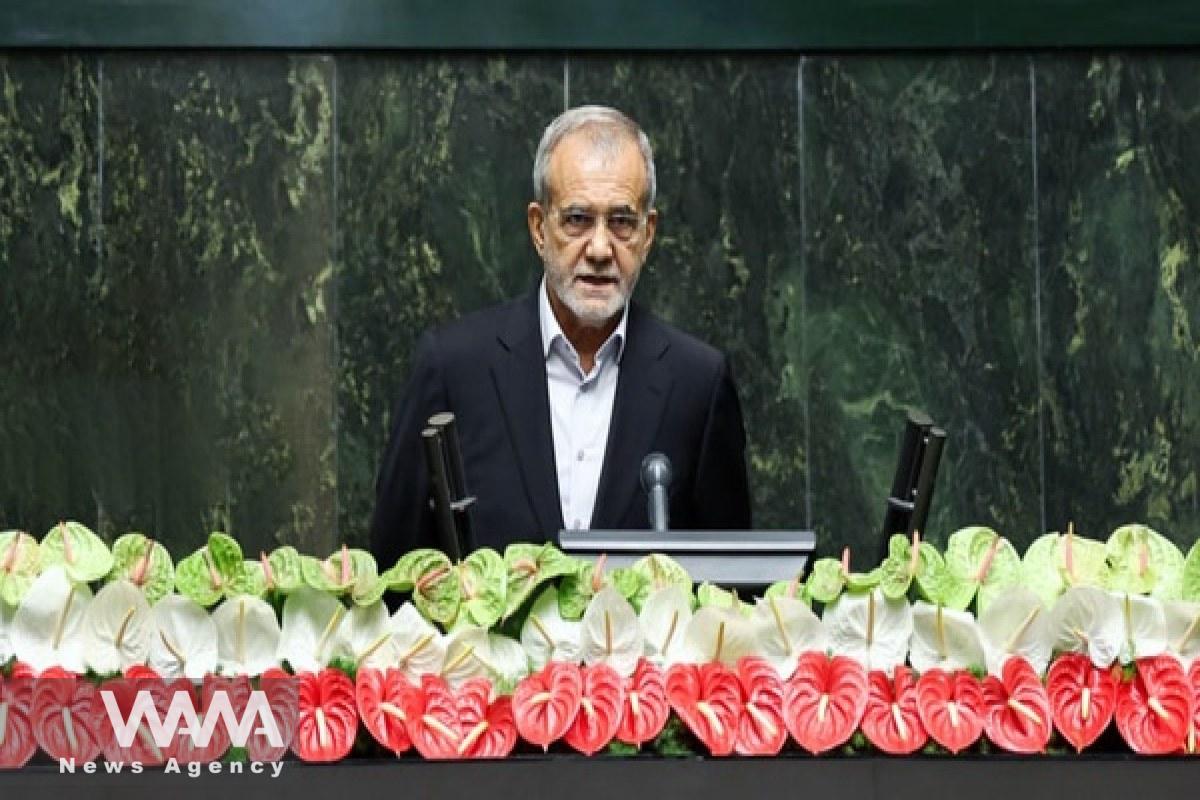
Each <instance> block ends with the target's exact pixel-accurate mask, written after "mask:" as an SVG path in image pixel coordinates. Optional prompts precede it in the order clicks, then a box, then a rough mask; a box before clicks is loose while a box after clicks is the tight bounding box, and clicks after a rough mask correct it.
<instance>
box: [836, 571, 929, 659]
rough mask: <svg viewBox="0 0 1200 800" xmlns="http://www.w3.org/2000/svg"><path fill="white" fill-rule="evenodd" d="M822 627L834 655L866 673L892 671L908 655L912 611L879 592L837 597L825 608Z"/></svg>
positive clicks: (903, 604) (903, 603)
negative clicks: (843, 658) (866, 671)
mask: <svg viewBox="0 0 1200 800" xmlns="http://www.w3.org/2000/svg"><path fill="white" fill-rule="evenodd" d="M824 623H825V633H826V635H827V636H828V637H829V646H830V648H831V649H832V650H833V652H835V653H837V654H838V655H843V656H848V657H849V658H853V659H854V660H855V661H857V662H858V663H860V664H862V665H863V667H864V668H865V669H867V670H873V669H882V670H891V669H892V668H893V667H895V666H897V665H898V664H903V663H904V658H905V656H906V655H907V654H908V640H909V638H910V637H911V636H912V630H913V621H912V609H911V608H910V607H909V605H908V603H907V602H905V601H903V600H888V599H886V598H885V597H884V596H883V593H882V592H880V591H879V590H878V589H872V590H871V591H869V592H863V593H861V594H852V593H844V594H842V595H840V596H839V597H838V598H837V600H835V601H834V602H833V603H832V604H830V605H829V606H828V607H826V609H825V616H824Z"/></svg>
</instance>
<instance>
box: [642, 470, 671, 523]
mask: <svg viewBox="0 0 1200 800" xmlns="http://www.w3.org/2000/svg"><path fill="white" fill-rule="evenodd" d="M670 485H671V459H669V458H667V457H666V456H665V455H663V454H662V453H657V452H656V453H650V454H649V455H647V456H646V457H645V458H644V459H642V489H644V490H645V491H646V493H647V495H648V497H647V506H646V508H647V514H648V515H649V517H650V527H651V528H652V529H653V530H654V531H655V532H656V533H664V532H665V531H666V530H667V522H668V519H667V517H668V512H667V487H669V486H670Z"/></svg>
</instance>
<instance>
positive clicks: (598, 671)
mask: <svg viewBox="0 0 1200 800" xmlns="http://www.w3.org/2000/svg"><path fill="white" fill-rule="evenodd" d="M585 618H586V615H585ZM581 675H582V678H583V693H582V695H581V696H580V700H579V711H578V712H577V713H576V714H575V720H574V721H573V722H572V723H571V726H570V727H569V728H567V731H566V733H565V734H563V741H565V742H566V743H567V744H568V745H570V746H571V747H573V748H574V749H576V750H578V751H579V752H581V753H583V754H584V755H585V756H590V755H595V754H596V753H597V752H598V751H599V750H600V749H601V748H603V747H605V746H607V745H608V743H609V742H611V741H612V740H613V737H614V736H616V733H617V728H618V726H619V725H620V724H621V712H622V709H623V706H624V703H625V686H624V682H623V679H622V677H621V676H620V675H618V674H617V671H616V670H615V669H613V668H612V667H611V666H609V665H608V664H606V663H604V662H597V663H595V664H592V665H590V666H585V667H584V668H583V669H582V671H581Z"/></svg>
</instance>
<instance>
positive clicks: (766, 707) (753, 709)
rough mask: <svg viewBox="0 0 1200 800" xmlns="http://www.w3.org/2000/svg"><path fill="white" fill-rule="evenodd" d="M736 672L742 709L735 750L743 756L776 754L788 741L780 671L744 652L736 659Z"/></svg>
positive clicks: (734, 745)
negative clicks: (740, 690) (740, 688)
mask: <svg viewBox="0 0 1200 800" xmlns="http://www.w3.org/2000/svg"><path fill="white" fill-rule="evenodd" d="M737 676H738V681H739V682H740V683H741V685H742V700H743V701H744V705H743V706H742V710H743V712H744V713H743V714H742V715H741V717H740V718H739V719H738V731H737V739H736V741H734V744H733V749H734V751H735V752H737V753H738V754H739V755H743V756H773V755H778V753H779V751H780V750H782V749H783V743H784V742H786V741H787V724H786V723H785V722H784V721H783V681H782V680H780V679H779V673H778V672H776V671H775V668H774V667H772V666H771V665H770V664H769V663H767V662H766V661H764V660H763V659H761V658H757V657H749V656H747V657H745V658H742V659H739V660H738V663H737Z"/></svg>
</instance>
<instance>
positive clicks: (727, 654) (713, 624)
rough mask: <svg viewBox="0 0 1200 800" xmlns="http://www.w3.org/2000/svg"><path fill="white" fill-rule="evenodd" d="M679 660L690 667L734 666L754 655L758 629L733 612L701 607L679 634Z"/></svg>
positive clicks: (751, 622) (739, 614)
mask: <svg viewBox="0 0 1200 800" xmlns="http://www.w3.org/2000/svg"><path fill="white" fill-rule="evenodd" d="M683 641H684V643H683V652H682V654H681V655H682V660H683V661H685V662H688V663H691V664H708V663H714V662H720V663H722V664H725V665H733V664H737V662H738V659H741V658H743V657H744V656H753V655H758V625H757V624H756V623H755V622H754V621H753V620H751V619H749V618H747V617H745V616H743V615H742V614H741V612H739V611H737V610H736V609H733V608H722V607H720V606H704V607H703V608H701V609H699V610H698V611H697V612H696V613H695V614H694V615H692V621H691V622H689V623H688V626H687V630H685V631H684V634H683Z"/></svg>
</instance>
